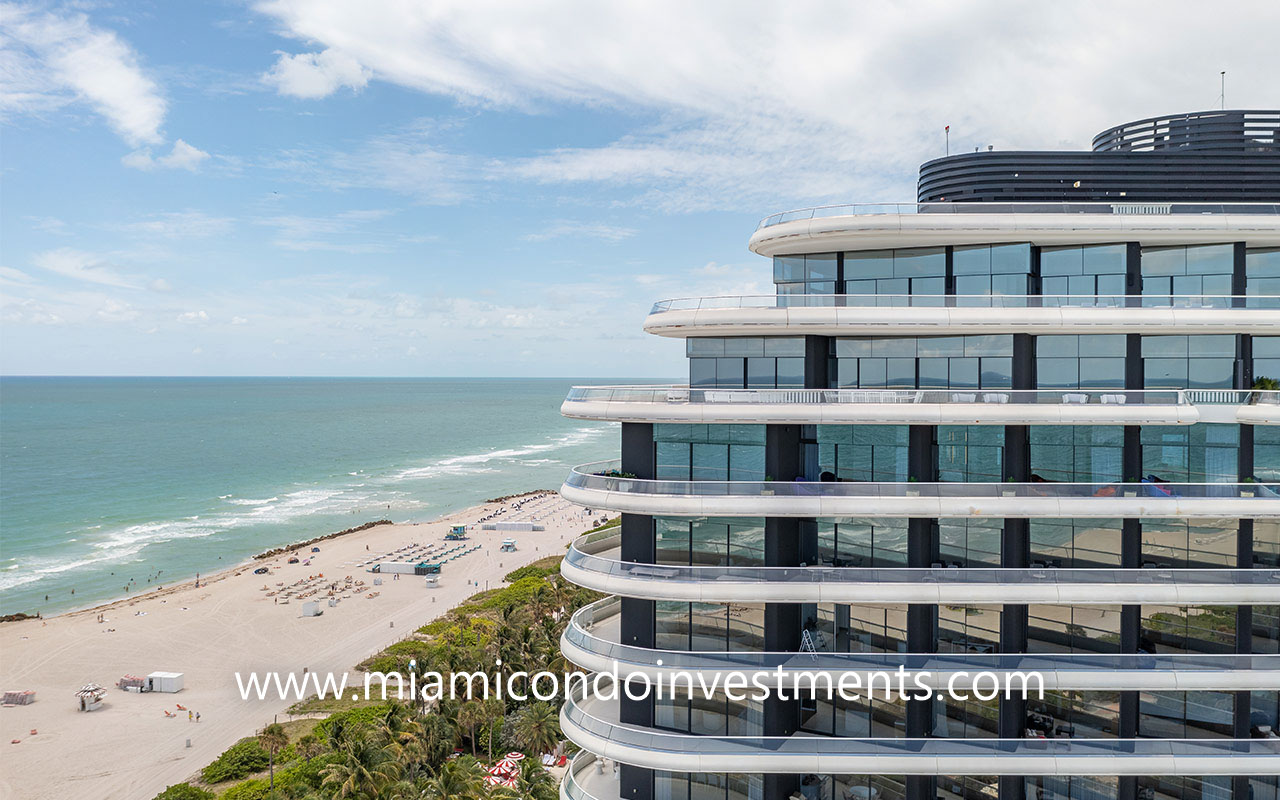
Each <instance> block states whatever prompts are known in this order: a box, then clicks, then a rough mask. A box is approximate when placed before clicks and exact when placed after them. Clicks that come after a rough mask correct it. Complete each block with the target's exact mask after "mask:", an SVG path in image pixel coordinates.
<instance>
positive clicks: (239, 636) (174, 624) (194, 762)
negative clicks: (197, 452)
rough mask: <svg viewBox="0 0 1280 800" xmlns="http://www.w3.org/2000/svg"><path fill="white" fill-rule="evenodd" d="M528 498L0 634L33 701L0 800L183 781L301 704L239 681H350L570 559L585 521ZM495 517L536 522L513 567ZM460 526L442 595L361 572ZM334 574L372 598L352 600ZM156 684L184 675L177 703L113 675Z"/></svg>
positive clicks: (367, 533)
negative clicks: (463, 537) (81, 703)
mask: <svg viewBox="0 0 1280 800" xmlns="http://www.w3.org/2000/svg"><path fill="white" fill-rule="evenodd" d="M532 495H540V496H541V497H540V498H533V499H532V500H531V501H529V502H527V503H525V504H523V505H522V508H519V509H515V508H512V506H511V504H509V503H497V504H494V503H488V504H479V505H474V506H470V507H468V508H465V509H461V510H458V511H455V512H452V513H449V514H445V515H443V516H441V517H439V518H438V519H436V520H434V521H432V522H425V523H415V524H392V525H375V526H372V527H368V528H364V529H363V530H360V531H357V532H353V533H346V534H343V535H341V536H336V537H334V536H333V534H326V536H330V537H333V538H330V539H329V540H328V541H329V544H328V546H326V547H324V548H323V550H322V552H321V553H317V554H315V555H314V556H313V557H312V559H311V560H312V564H311V565H310V566H308V565H305V564H302V563H298V564H288V563H287V558H286V554H287V553H288V552H289V551H288V550H287V549H286V550H285V553H283V554H281V555H279V556H276V557H274V558H268V559H260V560H259V559H253V558H249V559H246V560H245V561H244V562H241V563H240V564H237V565H233V566H228V567H227V568H226V569H223V570H221V571H219V572H218V573H211V574H210V575H209V576H208V577H207V579H206V577H205V576H204V575H201V579H200V586H199V588H196V587H195V586H194V585H193V581H191V580H187V581H183V582H179V583H175V584H171V585H168V586H166V587H164V588H163V589H152V590H150V591H148V592H145V593H139V594H138V595H130V596H127V597H121V598H117V599H116V600H114V601H112V602H110V603H106V604H98V605H95V606H91V607H89V608H85V609H80V610H76V611H70V612H65V613H62V614H59V615H56V616H54V617H49V618H44V619H41V620H40V621H37V620H35V619H29V620H24V621H19V622H14V623H12V624H9V625H3V626H0V680H2V681H3V682H4V685H5V686H6V687H21V688H22V689H30V690H33V691H35V692H36V702H35V703H32V704H30V705H25V706H15V707H12V708H5V709H0V738H3V739H10V740H13V739H17V740H19V743H18V744H16V745H11V746H10V749H8V750H7V751H6V752H7V753H8V755H9V758H7V759H5V761H4V762H2V763H0V795H3V796H18V797H26V798H31V800H58V799H59V798H62V797H67V796H73V797H89V796H92V797H99V798H104V799H109V800H114V799H115V798H121V800H124V798H129V800H137V798H142V799H143V800H145V799H146V798H150V797H152V796H154V795H155V794H156V793H157V792H159V791H161V790H163V789H164V787H165V786H168V785H171V784H174V783H179V782H181V781H183V780H186V779H188V778H189V777H190V776H191V775H193V774H195V773H197V772H198V771H199V770H200V769H201V768H203V767H204V766H205V765H206V764H208V763H210V762H211V761H213V760H214V759H215V758H216V757H217V756H218V755H219V754H220V753H221V752H222V751H224V750H225V749H226V748H227V747H230V746H231V745H232V744H234V743H235V742H236V741H238V740H239V739H241V738H243V737H245V736H249V735H252V733H253V731H254V730H256V729H258V728H260V727H261V725H262V724H263V723H264V722H266V721H269V720H270V719H271V717H272V715H273V714H283V713H287V708H288V707H290V706H291V705H293V703H294V702H295V701H296V700H295V699H294V698H288V699H275V698H274V695H272V696H270V697H268V698H267V699H266V700H264V701H259V700H257V699H251V700H247V701H246V700H242V699H241V696H240V694H239V692H238V691H237V690H236V682H235V680H234V675H235V673H237V672H241V673H248V672H254V671H256V672H259V673H262V672H270V671H274V670H280V671H302V670H303V669H304V668H309V669H310V671H311V672H314V673H325V672H334V673H335V674H338V673H342V674H352V673H353V672H354V671H355V670H356V668H357V666H358V665H359V664H360V663H361V661H363V660H364V659H366V658H368V657H369V655H371V654H373V653H376V652H378V651H380V650H382V649H384V648H385V647H387V646H388V645H390V644H392V643H394V642H395V641H398V640H400V639H403V638H404V637H405V636H408V635H412V633H413V632H414V631H416V630H417V629H418V628H420V627H421V626H422V625H425V624H427V623H428V622H430V621H431V620H433V619H436V618H438V617H440V616H442V615H444V614H446V613H447V612H448V611H449V610H450V609H452V608H453V607H455V606H456V605H457V604H459V603H461V602H464V601H465V600H466V599H467V598H469V597H471V596H472V595H474V594H475V593H477V592H479V591H483V590H484V589H485V588H486V587H489V588H493V587H497V586H502V585H505V582H504V580H503V578H504V576H505V575H506V574H507V573H509V572H511V571H512V570H513V569H517V568H519V567H521V566H524V565H525V564H528V563H532V562H534V561H536V560H538V559H541V558H544V557H546V556H549V555H563V553H564V548H565V546H566V545H567V543H568V542H569V541H570V540H571V539H572V538H574V537H575V536H577V535H579V534H580V533H581V532H582V531H584V530H586V529H587V528H589V527H590V519H589V518H588V517H587V516H586V515H585V509H582V508H581V507H578V506H573V505H572V504H569V503H567V502H566V501H564V500H563V498H560V497H559V496H558V495H556V494H554V493H553V492H549V491H543V490H538V491H535V492H533V493H532ZM525 496H531V495H525ZM504 505H505V507H506V509H507V510H506V511H505V512H504V513H503V515H502V516H503V518H504V519H507V520H513V521H536V522H537V524H539V525H542V526H544V528H545V529H544V530H543V531H521V532H519V533H517V534H516V536H517V537H518V539H519V548H520V549H519V551H517V552H515V553H508V552H502V551H500V549H499V545H500V543H501V540H502V539H503V538H504V537H506V536H509V535H510V534H509V533H507V532H505V531H482V530H480V529H479V528H478V526H479V524H481V522H480V520H481V518H483V517H485V516H486V515H491V514H493V513H495V512H497V511H498V509H500V508H502V507H503V506H504ZM453 524H467V525H468V526H469V527H473V530H472V531H471V537H470V539H471V540H470V542H468V543H466V547H465V551H458V555H456V556H454V557H453V558H452V559H449V560H448V561H449V563H448V564H447V566H445V568H444V571H443V573H442V575H441V577H440V580H439V581H438V585H427V584H426V583H425V581H423V580H422V579H421V578H418V579H416V580H415V579H414V578H413V576H401V577H402V578H405V579H393V578H391V576H390V575H387V576H383V577H382V583H381V584H380V585H379V584H374V579H375V578H377V577H378V576H376V575H373V574H371V573H368V572H367V570H368V569H369V564H371V563H376V561H379V560H397V556H400V555H401V554H412V553H415V552H421V551H422V550H423V548H432V547H434V548H445V549H447V548H450V547H453V546H454V544H455V543H446V542H445V540H444V535H445V534H446V533H447V532H448V530H449V527H450V525H453ZM294 546H295V547H301V546H302V545H300V544H298V545H294ZM258 566H267V567H269V568H270V570H271V573H270V575H267V576H259V575H253V574H252V573H251V572H250V571H249V570H248V568H250V567H258ZM316 571H319V572H318V574H317V573H316ZM343 575H347V576H349V578H351V579H352V580H355V579H359V580H360V581H362V582H366V583H367V584H368V585H365V586H353V585H352V583H351V582H349V581H347V579H346V578H343V577H342V576H343ZM321 576H323V577H321ZM344 581H345V582H347V588H345V589H339V591H338V592H337V594H336V595H329V598H330V599H331V600H332V601H334V602H335V603H336V605H332V606H328V605H326V604H322V605H326V607H324V609H323V610H324V612H325V613H323V614H322V615H320V616H316V617H307V616H303V615H302V613H301V612H302V610H303V609H302V606H303V603H304V602H306V599H305V598H307V597H309V596H312V595H314V596H315V597H314V599H324V598H325V594H324V591H323V590H324V589H325V588H326V587H327V586H328V585H329V584H330V583H331V582H337V583H339V584H341V583H343V582H344ZM277 587H283V588H277ZM269 589H270V591H269V592H268V590H269ZM314 589H320V590H321V591H320V593H319V594H317V593H316V592H315V591H313V590H314ZM357 589H358V591H357ZM366 589H367V590H368V591H365V590H366ZM290 597H291V599H292V603H290V599H289V598H290ZM156 670H161V671H171V672H180V673H183V674H184V675H185V676H186V677H185V687H184V688H183V689H182V691H181V692H180V693H178V694H176V695H170V694H163V693H160V692H151V693H146V694H131V693H126V692H123V691H120V690H118V689H116V688H115V681H116V679H117V678H118V677H120V676H121V675H125V674H138V675H146V674H148V673H149V672H152V671H156ZM88 681H92V682H95V683H98V684H99V685H101V686H104V687H107V695H106V698H105V700H106V702H105V704H104V707H103V708H102V709H101V710H98V711H94V712H92V713H83V712H80V711H78V710H76V708H75V703H74V697H73V693H74V692H75V690H76V689H77V688H79V687H80V686H82V685H83V684H84V683H86V682H88ZM175 701H177V702H178V703H181V704H182V705H183V706H185V707H186V708H191V709H195V710H199V711H201V712H202V714H203V721H202V722H201V723H200V724H199V725H195V724H194V723H192V724H190V725H189V723H188V721H187V720H186V717H185V716H183V717H182V718H181V719H175V718H172V717H169V716H168V715H166V714H162V713H161V712H162V711H165V710H171V709H173V707H174V702H175ZM188 739H189V740H190V741H191V746H190V747H187V746H186V741H187V740H188ZM121 742H127V743H128V744H127V746H122V745H121ZM73 761H74V762H75V763H77V764H78V766H77V768H76V769H75V770H74V771H72V772H68V771H67V770H66V769H65V768H63V767H61V766H59V765H64V764H66V763H69V762H73Z"/></svg>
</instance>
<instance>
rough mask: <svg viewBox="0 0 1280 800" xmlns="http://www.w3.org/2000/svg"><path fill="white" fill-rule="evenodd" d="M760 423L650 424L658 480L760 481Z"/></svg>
mask: <svg viewBox="0 0 1280 800" xmlns="http://www.w3.org/2000/svg"><path fill="white" fill-rule="evenodd" d="M764 430H765V426H763V425H676V424H667V423H663V424H658V425H655V426H654V430H653V438H654V452H655V456H656V462H657V475H658V478H659V479H660V480H712V481H723V480H746V481H758V480H764V477H765V475H764Z"/></svg>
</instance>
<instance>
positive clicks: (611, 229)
mask: <svg viewBox="0 0 1280 800" xmlns="http://www.w3.org/2000/svg"><path fill="white" fill-rule="evenodd" d="M638 232H639V231H637V230H636V229H635V228H624V227H621V226H619V225H603V224H600V223H593V222H575V221H573V220H557V221H555V222H551V223H548V224H547V225H546V226H545V227H543V228H542V230H539V231H535V232H534V233H527V234H525V235H524V236H522V237H520V238H521V239H523V240H524V241H526V242H545V241H548V240H551V239H559V238H561V237H564V236H568V237H571V238H574V239H599V240H601V241H605V242H620V241H622V240H623V239H630V238H631V237H632V236H635V235H636V234H637V233H638Z"/></svg>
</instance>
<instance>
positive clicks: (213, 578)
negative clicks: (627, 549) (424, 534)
mask: <svg viewBox="0 0 1280 800" xmlns="http://www.w3.org/2000/svg"><path fill="white" fill-rule="evenodd" d="M538 494H556V490H555V489H530V490H528V491H525V492H517V493H515V494H508V495H502V496H500V497H494V498H490V499H487V500H481V501H479V502H477V503H475V504H473V505H470V506H467V507H465V508H461V509H456V510H453V511H446V512H443V513H441V514H439V515H437V516H435V517H432V518H431V519H426V520H417V521H414V520H406V521H404V522H395V521H393V520H389V519H379V520H370V521H369V522H364V523H361V524H360V525H356V526H354V527H351V528H345V529H343V530H340V531H335V532H333V533H326V534H323V535H321V536H315V537H312V538H310V539H306V540H303V541H297V542H291V543H289V544H283V545H278V546H276V547H273V548H271V549H269V550H264V551H262V552H260V553H255V554H254V555H250V556H246V557H244V559H243V560H242V561H239V562H236V563H233V564H230V565H226V566H223V565H219V566H218V567H217V568H216V569H215V570H214V571H212V572H209V573H207V574H206V573H200V572H195V571H193V572H192V573H191V574H189V575H186V576H184V577H181V578H178V579H177V580H176V581H174V582H173V583H171V584H167V585H164V586H152V587H148V588H146V589H145V590H143V591H141V592H139V593H138V594H136V595H135V594H129V593H126V594H117V595H115V596H113V597H112V598H111V599H107V600H96V601H92V602H91V603H90V604H89V605H83V606H75V607H73V608H67V609H63V610H61V611H56V612H54V613H52V614H45V613H42V612H40V611H36V612H35V613H27V612H23V611H15V612H12V613H9V614H5V615H3V616H2V617H0V627H2V626H4V625H7V624H13V623H18V622H25V621H28V620H46V621H47V620H51V619H58V618H60V617H66V616H70V615H73V614H83V613H86V612H101V611H106V610H109V609H114V608H115V607H117V606H119V605H120V604H122V603H129V602H134V601H142V600H146V599H147V598H149V597H151V596H157V597H158V596H163V595H165V594H168V593H169V592H170V591H172V590H177V589H179V588H182V587H183V586H188V588H194V587H190V586H189V584H191V583H192V582H193V581H194V580H195V578H196V577H197V576H199V577H200V585H201V586H204V584H206V583H210V582H217V581H220V580H222V579H223V578H224V577H226V575H227V574H228V573H232V572H236V571H237V570H241V569H244V568H245V567H247V566H251V565H252V564H253V563H254V562H255V561H263V560H266V559H270V558H277V557H279V556H282V555H285V554H287V553H289V552H290V551H292V550H296V549H298V548H300V547H310V546H312V545H314V544H316V543H318V542H323V541H333V540H335V539H339V538H341V537H344V536H350V535H354V534H358V533H364V532H365V531H367V530H370V529H372V528H375V527H377V526H380V525H430V524H433V523H436V522H440V521H441V520H444V519H447V518H449V517H453V516H457V515H460V514H467V513H470V512H472V511H474V510H476V509H478V508H483V507H485V506H488V505H494V504H502V503H507V502H510V501H512V500H518V499H520V498H523V497H531V496H533V495H538Z"/></svg>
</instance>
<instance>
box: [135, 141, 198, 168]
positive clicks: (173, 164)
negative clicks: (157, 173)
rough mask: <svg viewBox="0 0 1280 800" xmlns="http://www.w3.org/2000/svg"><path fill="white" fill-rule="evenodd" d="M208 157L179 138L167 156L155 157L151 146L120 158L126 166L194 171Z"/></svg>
mask: <svg viewBox="0 0 1280 800" xmlns="http://www.w3.org/2000/svg"><path fill="white" fill-rule="evenodd" d="M208 158H209V154H208V153H206V152H205V151H203V150H201V149H200V148H198V147H193V146H191V145H189V144H187V143H186V142H184V141H182V140H181V139H179V140H177V141H176V142H174V143H173V150H171V151H170V152H169V155H167V156H160V157H159V158H156V157H154V156H152V155H151V148H150V147H144V148H142V149H140V150H134V151H133V152H132V153H129V154H128V155H126V156H124V157H123V158H121V159H120V161H121V162H123V163H124V165H125V166H126V167H133V168H134V169H141V170H153V169H156V168H158V167H164V168H167V169H185V170H188V171H190V172H195V171H196V168H197V167H199V166H200V164H202V163H203V162H204V161H206V160H207V159H208Z"/></svg>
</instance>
